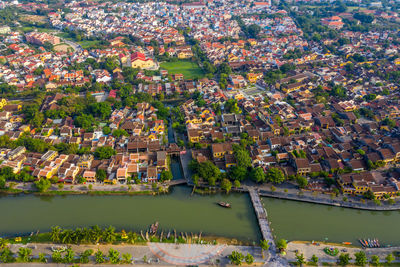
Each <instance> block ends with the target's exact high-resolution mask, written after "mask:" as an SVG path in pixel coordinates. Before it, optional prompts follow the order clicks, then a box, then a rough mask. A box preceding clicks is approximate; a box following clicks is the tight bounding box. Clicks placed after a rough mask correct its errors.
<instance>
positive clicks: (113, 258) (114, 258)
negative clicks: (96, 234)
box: [108, 248, 120, 264]
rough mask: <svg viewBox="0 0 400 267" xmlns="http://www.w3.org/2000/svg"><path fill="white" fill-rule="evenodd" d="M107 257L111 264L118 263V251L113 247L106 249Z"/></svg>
mask: <svg viewBox="0 0 400 267" xmlns="http://www.w3.org/2000/svg"><path fill="white" fill-rule="evenodd" d="M108 258H109V259H110V262H111V263H113V264H116V263H119V261H120V260H119V252H118V251H117V250H115V249H112V248H110V250H109V251H108Z"/></svg>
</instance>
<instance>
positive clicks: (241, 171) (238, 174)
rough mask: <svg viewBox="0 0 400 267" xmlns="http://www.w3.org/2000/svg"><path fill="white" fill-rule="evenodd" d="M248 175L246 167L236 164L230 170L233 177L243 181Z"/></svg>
mask: <svg viewBox="0 0 400 267" xmlns="http://www.w3.org/2000/svg"><path fill="white" fill-rule="evenodd" d="M246 176H247V169H246V168H244V167H239V166H234V167H232V168H231V169H230V171H229V177H231V179H235V180H239V181H243V180H244V179H246Z"/></svg>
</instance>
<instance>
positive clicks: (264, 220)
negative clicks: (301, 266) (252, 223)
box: [248, 187, 288, 266]
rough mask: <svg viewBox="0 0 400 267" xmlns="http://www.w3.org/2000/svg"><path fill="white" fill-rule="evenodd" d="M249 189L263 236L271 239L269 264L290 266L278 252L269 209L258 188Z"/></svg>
mask: <svg viewBox="0 0 400 267" xmlns="http://www.w3.org/2000/svg"><path fill="white" fill-rule="evenodd" d="M248 191H249V194H250V198H251V202H252V203H253V207H254V211H255V213H256V216H257V220H258V224H259V226H260V231H261V234H262V237H263V239H264V240H267V241H269V245H270V246H269V258H268V259H267V264H268V266H288V262H287V261H286V260H285V259H283V258H282V257H280V256H279V254H277V253H276V245H275V240H274V238H273V236H272V232H271V227H270V226H269V222H268V217H267V211H266V210H265V208H264V206H263V204H262V202H261V199H260V195H259V194H258V191H257V189H255V188H253V187H248Z"/></svg>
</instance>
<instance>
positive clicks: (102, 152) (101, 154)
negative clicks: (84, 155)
mask: <svg viewBox="0 0 400 267" xmlns="http://www.w3.org/2000/svg"><path fill="white" fill-rule="evenodd" d="M116 153H117V152H116V151H115V150H114V149H113V148H112V147H109V146H101V147H98V148H96V150H95V151H94V156H95V157H96V158H97V159H109V158H111V157H112V156H113V155H115V154H116Z"/></svg>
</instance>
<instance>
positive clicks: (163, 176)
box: [160, 170, 173, 182]
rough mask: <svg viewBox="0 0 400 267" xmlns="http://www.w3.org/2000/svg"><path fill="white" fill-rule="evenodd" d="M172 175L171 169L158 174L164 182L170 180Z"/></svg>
mask: <svg viewBox="0 0 400 267" xmlns="http://www.w3.org/2000/svg"><path fill="white" fill-rule="evenodd" d="M172 178H173V176H172V172H171V171H165V170H164V171H162V172H161V174H160V181H161V182H164V181H170V180H172Z"/></svg>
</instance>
